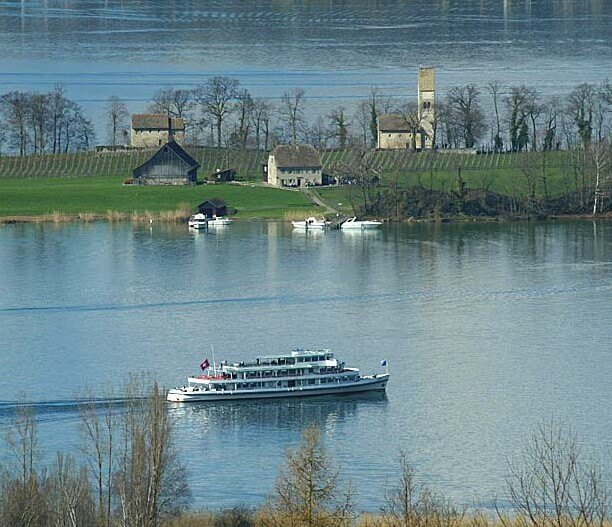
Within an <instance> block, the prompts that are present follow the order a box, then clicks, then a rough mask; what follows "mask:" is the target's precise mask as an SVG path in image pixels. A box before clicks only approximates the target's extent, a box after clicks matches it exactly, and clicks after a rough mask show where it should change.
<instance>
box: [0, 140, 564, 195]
mask: <svg viewBox="0 0 612 527" xmlns="http://www.w3.org/2000/svg"><path fill="white" fill-rule="evenodd" d="M186 149H187V151H188V152H189V153H190V154H191V155H192V156H193V157H194V158H195V159H197V161H198V162H199V163H200V165H201V168H200V178H201V179H204V178H205V177H206V176H207V175H209V174H212V173H213V172H214V171H215V170H216V169H218V168H228V167H231V168H234V169H235V170H236V172H237V176H238V178H239V179H242V180H258V181H261V178H262V168H261V167H262V165H263V164H264V163H265V162H266V160H267V154H266V153H265V152H263V151H254V150H225V149H218V148H208V147H187V148H186ZM151 154H152V151H143V150H134V151H128V152H121V153H115V154H97V153H95V152H85V153H77V154H59V155H43V156H36V155H29V156H23V157H19V156H13V157H0V179H5V178H9V179H19V178H25V179H31V178H56V177H100V176H113V177H120V178H126V177H131V175H132V170H134V168H136V167H137V166H139V165H141V164H142V163H143V162H144V161H145V160H146V159H147V158H148V157H149V156H150V155H151ZM354 155H356V154H355V152H352V151H349V150H326V151H323V152H321V158H322V162H323V169H324V171H326V172H330V171H332V169H333V166H334V164H336V163H339V162H342V161H346V160H347V159H349V158H350V157H351V156H354ZM369 155H370V156H371V164H372V166H373V167H374V168H375V169H376V170H377V171H379V173H380V174H381V175H382V177H383V179H384V180H387V181H393V182H395V179H396V177H397V178H398V182H399V183H400V184H401V185H408V184H410V183H413V182H415V181H417V180H420V181H421V183H422V184H423V185H427V186H428V185H429V182H428V180H429V179H430V178H433V179H434V180H435V182H439V183H440V184H441V183H443V182H447V187H448V182H450V181H455V179H456V173H457V169H458V168H459V167H461V171H462V174H463V176H464V178H465V180H466V181H467V182H468V183H469V184H472V183H473V184H474V185H479V184H481V183H482V182H484V181H486V180H488V179H490V178H493V179H494V180H495V183H494V185H495V187H496V188H495V189H494V190H497V191H499V192H506V191H509V189H510V188H511V187H512V186H513V185H514V183H515V181H516V180H520V179H521V178H522V177H523V175H522V170H521V167H523V166H524V165H525V164H526V162H528V163H529V165H531V167H532V169H533V171H534V172H541V171H542V170H541V166H542V160H543V159H545V161H546V167H547V168H546V171H547V172H548V173H549V177H550V178H551V179H552V180H555V181H557V180H559V177H558V176H559V175H560V174H561V173H565V174H568V173H571V172H572V167H573V163H574V160H573V154H572V153H571V152H550V153H545V154H544V153H541V152H537V153H520V154H516V153H515V154H497V153H489V154H479V155H464V154H458V153H436V152H423V153H412V152H408V151H405V150H401V151H378V152H377V151H372V152H370V154H369ZM561 190H562V188H561V187H560V186H559V185H557V186H556V187H554V188H553V189H551V192H552V193H555V192H557V191H561Z"/></svg>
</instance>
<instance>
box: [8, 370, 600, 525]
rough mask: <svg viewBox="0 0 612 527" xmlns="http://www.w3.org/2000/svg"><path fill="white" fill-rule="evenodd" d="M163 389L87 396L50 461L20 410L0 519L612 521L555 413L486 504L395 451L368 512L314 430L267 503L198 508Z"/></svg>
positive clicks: (594, 467)
mask: <svg viewBox="0 0 612 527" xmlns="http://www.w3.org/2000/svg"><path fill="white" fill-rule="evenodd" d="M134 379H135V378H134ZM164 395H165V394H164V392H163V391H162V390H160V389H159V387H158V386H157V385H156V384H155V383H151V384H148V383H143V382H142V381H136V380H131V381H130V382H129V383H128V384H127V385H126V386H125V387H124V389H123V390H122V397H120V398H117V397H116V394H113V393H112V392H111V393H109V394H107V397H106V398H104V399H96V398H94V397H92V396H89V397H84V398H83V399H82V401H81V402H80V403H79V414H80V432H81V442H80V443H81V444H80V448H79V449H78V450H77V451H76V452H75V453H65V452H58V453H57V454H56V457H55V461H54V462H53V463H51V464H49V466H44V465H43V464H41V463H40V441H39V437H38V432H37V425H36V415H35V412H34V410H33V408H34V406H32V405H20V406H17V407H16V410H15V415H14V420H13V423H12V426H10V427H9V429H8V433H7V435H6V438H5V439H6V442H5V445H4V447H3V450H5V452H6V453H7V454H8V455H6V456H4V455H3V459H7V462H6V463H5V464H4V465H3V466H1V467H0V526H2V527H4V526H7V527H9V526H10V527H13V526H19V527H59V526H61V527H90V526H91V527H100V526H105V527H111V526H121V527H159V526H163V527H199V526H202V527H251V526H252V527H285V526H287V527H612V524H611V522H610V511H611V510H612V508H611V503H610V498H611V495H610V488H609V482H608V480H607V479H606V477H605V476H604V474H603V470H602V468H601V465H600V464H599V463H597V462H595V461H594V458H592V457H590V456H589V455H587V454H586V452H585V446H584V445H583V444H582V443H581V442H580V441H579V439H578V436H577V435H576V434H575V433H574V432H572V430H570V429H569V428H567V427H565V426H563V425H561V424H559V423H558V422H556V421H553V420H551V421H549V422H545V423H542V424H541V425H539V426H538V427H537V428H536V429H535V430H534V431H533V433H532V434H531V435H530V436H529V437H528V438H526V440H525V443H524V445H523V448H522V450H521V451H520V452H519V453H517V455H516V457H514V458H513V460H512V461H511V462H509V463H508V467H507V476H506V485H505V488H504V489H500V497H499V499H496V498H492V497H484V498H485V499H486V500H487V502H489V503H491V505H490V506H488V507H487V508H486V509H482V510H480V509H478V508H477V507H470V508H468V507H465V506H461V505H457V504H455V503H453V502H452V501H451V500H449V499H448V498H446V497H445V496H444V494H443V492H441V491H440V490H438V489H434V488H433V487H432V486H429V485H428V484H426V483H425V482H423V480H422V479H421V478H420V476H419V474H418V473H417V472H416V471H415V469H414V466H413V465H412V463H411V461H410V459H409V458H408V457H407V455H406V454H405V453H404V452H398V455H397V462H396V464H395V465H396V466H395V470H393V471H392V473H390V480H389V484H388V485H387V486H386V488H385V490H384V492H382V493H381V496H380V509H379V511H380V512H379V513H376V514H371V513H361V512H359V511H360V506H359V496H358V495H357V494H356V492H355V488H354V487H353V486H352V484H351V482H350V481H348V480H347V478H345V477H344V476H343V474H342V471H341V467H338V466H337V465H336V464H335V463H334V460H333V459H332V457H331V456H330V454H329V453H328V451H327V449H326V446H325V442H324V440H323V438H322V436H321V434H320V432H319V430H318V428H317V427H316V426H312V427H309V428H306V429H305V430H304V431H303V432H302V440H301V442H300V444H299V445H298V447H297V448H296V449H295V450H288V451H287V453H286V456H285V460H284V463H282V465H281V466H280V467H279V469H278V472H277V478H276V483H275V484H274V486H273V488H271V489H266V490H268V496H267V498H266V499H265V500H264V501H263V502H262V503H261V505H260V506H259V507H257V508H248V507H243V506H237V507H234V508H230V509H225V510H218V509H215V508H214V504H211V509H210V510H205V511H197V512H193V511H190V510H189V506H190V503H191V494H190V491H189V486H188V477H187V472H186V470H185V467H184V466H183V465H182V463H181V461H180V456H179V451H178V448H177V445H176V443H175V440H174V433H175V432H174V426H175V425H174V421H173V419H172V417H171V416H170V415H169V412H168V405H167V403H166V401H165V397H164ZM257 490H258V491H262V490H263V489H257ZM227 492H228V493H231V492H232V489H227ZM239 500H240V498H239V497H237V501H239Z"/></svg>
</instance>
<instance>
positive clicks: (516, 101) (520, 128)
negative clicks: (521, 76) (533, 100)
mask: <svg viewBox="0 0 612 527" xmlns="http://www.w3.org/2000/svg"><path fill="white" fill-rule="evenodd" d="M504 100H505V103H506V108H507V110H508V132H509V134H508V135H509V136H510V148H511V149H512V151H513V152H520V151H521V150H524V149H526V148H527V143H528V142H529V129H528V126H527V104H528V101H529V89H528V88H527V87H526V86H524V85H521V86H512V88H510V93H509V94H508V95H507V96H506V97H505V99H504Z"/></svg>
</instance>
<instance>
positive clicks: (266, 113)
mask: <svg viewBox="0 0 612 527" xmlns="http://www.w3.org/2000/svg"><path fill="white" fill-rule="evenodd" d="M271 114H272V105H271V104H270V103H269V102H268V101H266V100H264V99H255V100H254V101H253V111H252V112H251V120H252V121H253V127H254V128H255V143H256V144H257V148H258V149H259V148H262V141H261V136H262V134H263V136H264V141H263V149H264V150H267V149H268V138H269V136H270V116H271Z"/></svg>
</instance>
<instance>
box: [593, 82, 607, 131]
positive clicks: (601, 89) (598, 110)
mask: <svg viewBox="0 0 612 527" xmlns="http://www.w3.org/2000/svg"><path fill="white" fill-rule="evenodd" d="M611 118H612V84H611V83H610V81H605V82H603V83H602V84H601V85H599V86H598V87H597V93H596V95H595V104H594V108H593V120H594V127H595V138H596V139H597V141H603V140H604V139H605V138H606V136H607V135H608V134H610V133H611V131H612V123H611V122H610V121H611Z"/></svg>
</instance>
